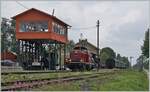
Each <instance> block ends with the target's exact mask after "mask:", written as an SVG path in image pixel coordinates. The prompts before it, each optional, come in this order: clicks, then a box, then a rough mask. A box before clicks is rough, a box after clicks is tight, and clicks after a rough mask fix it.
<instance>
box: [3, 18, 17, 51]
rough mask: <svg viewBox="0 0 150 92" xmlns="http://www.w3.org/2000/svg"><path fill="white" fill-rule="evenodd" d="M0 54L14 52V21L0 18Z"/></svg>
mask: <svg viewBox="0 0 150 92" xmlns="http://www.w3.org/2000/svg"><path fill="white" fill-rule="evenodd" d="M1 43H2V45H1V52H4V51H6V50H11V51H13V52H16V37H15V21H14V20H9V19H6V18H2V22H1Z"/></svg>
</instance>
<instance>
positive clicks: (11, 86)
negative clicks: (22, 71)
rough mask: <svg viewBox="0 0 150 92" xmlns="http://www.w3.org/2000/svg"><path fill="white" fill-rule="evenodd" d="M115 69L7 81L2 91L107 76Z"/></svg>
mask: <svg viewBox="0 0 150 92" xmlns="http://www.w3.org/2000/svg"><path fill="white" fill-rule="evenodd" d="M114 73H115V71H112V72H104V73H93V74H84V75H76V76H69V77H60V78H46V79H36V80H25V81H15V82H6V83H4V84H2V89H1V90H2V91H15V90H22V89H23V90H28V89H30V88H33V87H36V86H41V85H46V84H51V83H60V82H69V81H75V80H84V79H86V78H96V77H98V76H105V75H108V74H114Z"/></svg>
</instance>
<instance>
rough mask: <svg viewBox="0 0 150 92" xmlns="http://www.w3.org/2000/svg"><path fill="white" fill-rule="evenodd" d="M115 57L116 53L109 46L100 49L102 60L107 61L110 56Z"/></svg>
mask: <svg viewBox="0 0 150 92" xmlns="http://www.w3.org/2000/svg"><path fill="white" fill-rule="evenodd" d="M115 57H116V53H115V52H114V51H113V49H111V48H109V47H106V48H102V50H101V51H100V58H101V61H102V62H105V61H106V60H107V59H109V58H112V59H115Z"/></svg>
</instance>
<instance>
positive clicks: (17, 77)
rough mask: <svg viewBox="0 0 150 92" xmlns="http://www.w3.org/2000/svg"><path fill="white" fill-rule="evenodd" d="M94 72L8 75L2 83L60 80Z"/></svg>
mask: <svg viewBox="0 0 150 92" xmlns="http://www.w3.org/2000/svg"><path fill="white" fill-rule="evenodd" d="M91 73H93V72H64V73H36V74H8V75H1V82H2V83H4V82H12V81H17V80H31V79H42V78H60V77H67V76H74V75H82V74H91Z"/></svg>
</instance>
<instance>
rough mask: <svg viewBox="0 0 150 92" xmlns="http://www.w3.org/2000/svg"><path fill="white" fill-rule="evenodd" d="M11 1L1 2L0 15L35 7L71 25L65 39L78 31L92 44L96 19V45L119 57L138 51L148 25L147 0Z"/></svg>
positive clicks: (73, 36)
mask: <svg viewBox="0 0 150 92" xmlns="http://www.w3.org/2000/svg"><path fill="white" fill-rule="evenodd" d="M19 3H20V4H18V3H17V2H15V1H2V2H1V16H2V17H6V18H10V17H12V16H15V15H16V14H19V13H21V12H23V11H25V10H27V9H26V8H24V7H23V6H21V4H22V5H24V6H25V7H27V8H29V9H30V8H37V9H40V10H42V11H44V12H47V13H49V14H52V10H53V9H55V14H54V15H55V16H56V17H58V18H59V19H61V20H63V21H64V22H66V23H68V24H69V25H71V26H72V28H71V29H70V30H69V39H72V40H74V41H75V42H77V41H78V39H79V38H80V34H81V33H82V34H83V38H87V39H88V41H89V42H91V43H92V44H94V45H96V21H97V20H100V48H103V47H111V48H112V49H114V51H115V52H117V53H120V54H121V55H122V56H127V57H130V56H133V57H134V59H133V61H132V64H134V63H135V60H136V58H137V57H138V56H139V55H140V54H141V49H140V48H141V45H142V44H143V40H144V33H145V31H146V30H147V28H148V26H149V21H148V20H149V2H148V1H113V2H112V1H70V2H69V1H61V2H60V1H21V2H19Z"/></svg>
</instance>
